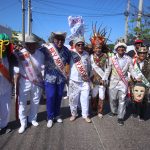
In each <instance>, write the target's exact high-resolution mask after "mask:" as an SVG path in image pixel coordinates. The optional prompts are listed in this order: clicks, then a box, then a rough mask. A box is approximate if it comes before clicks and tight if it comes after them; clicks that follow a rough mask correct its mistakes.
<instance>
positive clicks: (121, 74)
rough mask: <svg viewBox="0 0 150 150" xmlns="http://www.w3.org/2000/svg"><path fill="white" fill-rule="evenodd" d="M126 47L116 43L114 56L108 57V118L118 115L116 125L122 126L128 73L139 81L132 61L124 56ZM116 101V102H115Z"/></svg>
mask: <svg viewBox="0 0 150 150" xmlns="http://www.w3.org/2000/svg"><path fill="white" fill-rule="evenodd" d="M126 48H127V45H126V44H125V43H122V42H118V43H117V44H116V45H115V50H116V52H117V53H116V55H111V56H110V57H109V66H108V67H109V73H108V75H109V74H110V72H111V75H110V84H109V97H110V108H111V113H110V114H109V115H110V116H115V115H118V116H117V118H118V124H119V125H124V115H125V113H126V99H125V98H126V95H127V91H128V72H130V73H131V75H132V77H133V78H135V79H136V80H140V79H139V78H138V75H137V74H136V73H135V72H134V69H133V64H132V59H131V58H130V57H129V56H127V55H125V51H126ZM117 100H118V102H117Z"/></svg>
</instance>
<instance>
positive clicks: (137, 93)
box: [133, 85, 146, 102]
mask: <svg viewBox="0 0 150 150" xmlns="http://www.w3.org/2000/svg"><path fill="white" fill-rule="evenodd" d="M145 90H146V89H145V87H143V86H140V85H135V86H134V88H133V97H134V101H136V102H142V100H143V98H144V95H145Z"/></svg>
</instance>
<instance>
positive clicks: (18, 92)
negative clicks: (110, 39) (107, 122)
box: [0, 30, 150, 134]
mask: <svg viewBox="0 0 150 150" xmlns="http://www.w3.org/2000/svg"><path fill="white" fill-rule="evenodd" d="M65 39H66V32H52V33H51V36H50V38H49V41H48V42H47V43H44V44H42V45H41V44H39V42H38V39H36V38H35V37H34V36H33V35H32V34H31V35H29V36H26V38H25V43H23V42H20V43H17V44H16V43H12V42H11V40H10V38H9V37H8V35H7V34H5V33H1V34H0V130H1V131H0V132H2V131H4V130H5V132H6V133H8V132H10V131H11V127H8V123H9V121H10V114H11V106H12V92H13V90H14V91H15V102H16V104H15V105H16V118H17V117H18V118H19V120H20V128H19V129H18V133H20V134H21V133H23V132H24V131H25V130H26V128H27V125H28V123H30V124H31V125H33V126H35V127H36V126H38V125H39V123H38V122H37V115H38V108H39V103H40V99H41V96H42V94H43V93H44V94H45V97H46V111H47V127H48V128H51V127H52V126H53V124H54V123H55V122H58V123H62V122H63V120H62V118H61V115H63V114H60V107H61V102H62V99H63V94H64V88H65V87H66V89H67V97H68V99H69V104H68V105H69V107H70V112H71V115H70V121H72V122H73V121H75V120H76V119H77V117H78V109H77V108H78V107H80V109H81V115H82V118H83V119H84V120H85V122H87V123H91V122H92V120H91V118H90V114H89V106H90V105H91V108H92V111H95V112H96V114H97V116H98V117H99V118H100V119H102V118H103V117H104V101H105V100H106V95H107V98H108V99H109V104H110V113H109V116H111V117H114V116H117V123H118V124H119V125H121V126H122V125H124V117H125V114H126V108H127V107H126V106H127V99H130V100H131V102H132V117H134V118H138V119H139V120H140V121H144V120H145V118H144V117H145V113H146V109H147V108H146V107H147V102H148V99H149V87H150V74H149V72H150V59H149V54H148V47H147V46H145V45H144V41H143V40H141V39H136V40H135V41H134V49H133V50H132V51H130V52H128V53H126V49H127V45H126V43H125V42H124V41H123V40H120V41H118V42H116V44H115V46H114V51H112V50H111V49H110V48H109V47H108V46H107V43H106V38H105V37H104V35H103V34H101V33H100V32H99V31H96V30H95V31H94V32H93V35H92V37H91V38H90V42H91V43H90V44H89V45H88V46H87V45H86V42H85V39H84V37H82V36H78V37H75V38H74V39H73V40H72V41H70V42H69V44H70V47H69V48H68V47H66V46H65V45H64V44H65ZM89 96H91V97H90V98H89ZM28 100H30V111H29V114H27V101H28Z"/></svg>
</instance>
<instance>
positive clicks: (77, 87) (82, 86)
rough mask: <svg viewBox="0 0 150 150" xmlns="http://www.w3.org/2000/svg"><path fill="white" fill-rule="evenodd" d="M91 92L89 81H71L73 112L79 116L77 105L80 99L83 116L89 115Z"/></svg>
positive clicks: (71, 107)
mask: <svg viewBox="0 0 150 150" xmlns="http://www.w3.org/2000/svg"><path fill="white" fill-rule="evenodd" d="M89 92H90V85H89V83H88V82H75V81H72V80H70V82H69V105H70V110H71V114H72V115H73V116H77V115H78V114H77V106H78V103H79V101H80V103H81V110H82V117H83V118H86V117H87V116H88V115H89Z"/></svg>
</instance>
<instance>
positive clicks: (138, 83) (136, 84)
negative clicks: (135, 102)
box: [134, 82, 146, 88]
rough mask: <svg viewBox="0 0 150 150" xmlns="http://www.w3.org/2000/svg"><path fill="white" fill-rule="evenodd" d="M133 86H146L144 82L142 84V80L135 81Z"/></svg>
mask: <svg viewBox="0 0 150 150" xmlns="http://www.w3.org/2000/svg"><path fill="white" fill-rule="evenodd" d="M135 86H142V87H144V88H146V86H145V84H144V83H143V82H136V83H135V84H134V87H135Z"/></svg>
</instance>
